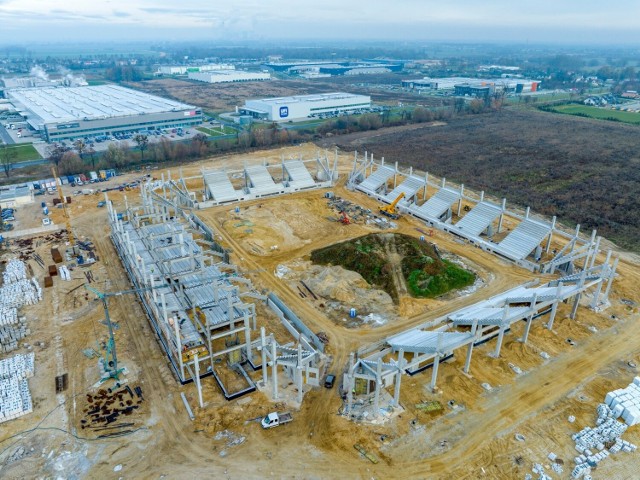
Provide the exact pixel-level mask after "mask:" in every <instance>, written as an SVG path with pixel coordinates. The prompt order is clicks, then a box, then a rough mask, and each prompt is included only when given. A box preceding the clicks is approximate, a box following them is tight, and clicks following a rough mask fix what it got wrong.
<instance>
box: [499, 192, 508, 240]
mask: <svg viewBox="0 0 640 480" xmlns="http://www.w3.org/2000/svg"><path fill="white" fill-rule="evenodd" d="M506 209H507V199H506V198H503V199H502V212H501V213H500V220H498V232H497V233H500V232H502V222H503V220H504V212H505V211H506Z"/></svg>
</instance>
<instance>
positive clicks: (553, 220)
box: [544, 216, 556, 253]
mask: <svg viewBox="0 0 640 480" xmlns="http://www.w3.org/2000/svg"><path fill="white" fill-rule="evenodd" d="M555 226H556V217H555V216H554V217H553V219H552V220H551V231H550V232H549V238H548V239H547V247H546V248H545V249H544V252H545V253H549V249H550V248H551V239H552V238H553V229H554V228H555Z"/></svg>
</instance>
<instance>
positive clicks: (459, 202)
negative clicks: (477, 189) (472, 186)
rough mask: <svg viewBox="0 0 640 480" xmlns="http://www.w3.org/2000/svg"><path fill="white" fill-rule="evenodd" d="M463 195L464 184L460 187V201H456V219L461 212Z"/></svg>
mask: <svg viewBox="0 0 640 480" xmlns="http://www.w3.org/2000/svg"><path fill="white" fill-rule="evenodd" d="M463 194H464V184H462V185H460V200H458V217H459V216H460V212H461V211H462V195H463Z"/></svg>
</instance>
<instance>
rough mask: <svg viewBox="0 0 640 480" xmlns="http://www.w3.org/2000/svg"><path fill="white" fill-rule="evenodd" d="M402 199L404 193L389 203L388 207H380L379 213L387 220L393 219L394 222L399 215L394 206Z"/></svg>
mask: <svg viewBox="0 0 640 480" xmlns="http://www.w3.org/2000/svg"><path fill="white" fill-rule="evenodd" d="M403 198H404V192H402V193H401V194H400V195H398V196H397V197H396V199H395V200H394V201H393V202H391V204H390V205H385V206H384V207H380V213H381V214H383V215H386V216H387V217H389V218H393V219H394V220H397V219H398V218H400V214H399V213H398V210H397V208H396V205H398V203H399V202H400V200H402V199H403Z"/></svg>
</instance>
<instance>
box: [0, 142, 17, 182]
mask: <svg viewBox="0 0 640 480" xmlns="http://www.w3.org/2000/svg"><path fill="white" fill-rule="evenodd" d="M17 156H18V153H17V152H16V150H15V148H10V147H9V145H7V144H6V143H3V144H2V145H0V164H1V165H2V169H3V170H4V174H5V175H6V176H7V178H9V172H11V170H12V169H13V164H14V163H15V159H16V157H17Z"/></svg>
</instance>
